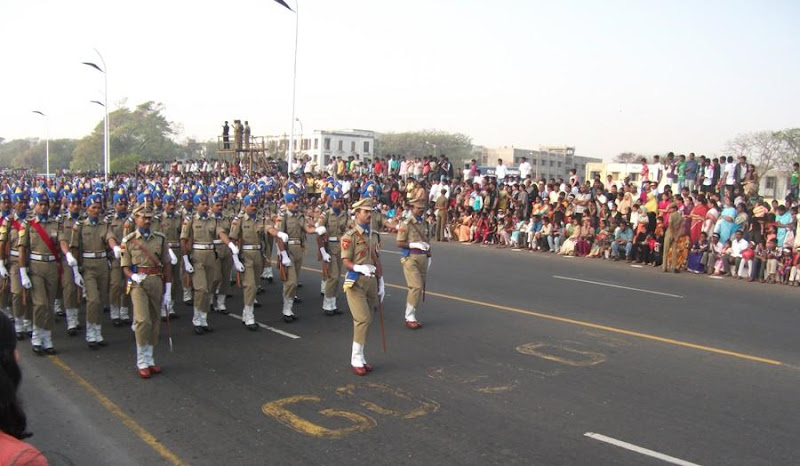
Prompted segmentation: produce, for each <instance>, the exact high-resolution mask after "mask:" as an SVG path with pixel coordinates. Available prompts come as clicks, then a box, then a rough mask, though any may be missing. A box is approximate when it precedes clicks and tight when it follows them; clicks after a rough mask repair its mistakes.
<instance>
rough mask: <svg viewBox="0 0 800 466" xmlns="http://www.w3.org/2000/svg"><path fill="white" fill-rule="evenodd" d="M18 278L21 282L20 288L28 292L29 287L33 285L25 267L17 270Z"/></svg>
mask: <svg viewBox="0 0 800 466" xmlns="http://www.w3.org/2000/svg"><path fill="white" fill-rule="evenodd" d="M19 278H20V281H21V282H22V287H23V288H25V289H26V290H30V289H31V287H32V286H33V283H31V279H30V278H29V277H28V268H27V267H20V268H19Z"/></svg>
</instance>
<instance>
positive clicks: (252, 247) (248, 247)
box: [242, 244, 261, 251]
mask: <svg viewBox="0 0 800 466" xmlns="http://www.w3.org/2000/svg"><path fill="white" fill-rule="evenodd" d="M260 250H261V245H260V244H243V245H242V251H260Z"/></svg>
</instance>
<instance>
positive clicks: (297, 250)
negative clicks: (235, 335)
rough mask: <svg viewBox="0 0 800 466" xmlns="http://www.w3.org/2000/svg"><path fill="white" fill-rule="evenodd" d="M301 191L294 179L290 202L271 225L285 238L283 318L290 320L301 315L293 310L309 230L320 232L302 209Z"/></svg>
mask: <svg viewBox="0 0 800 466" xmlns="http://www.w3.org/2000/svg"><path fill="white" fill-rule="evenodd" d="M299 193H300V189H299V188H298V187H297V186H296V185H295V184H294V183H292V182H291V181H290V182H289V183H288V184H287V187H286V193H285V194H284V196H283V199H284V201H285V202H286V205H285V206H284V207H285V208H284V209H283V210H282V211H281V213H280V214H278V217H277V219H276V220H275V225H274V226H272V227H270V229H269V234H270V235H272V236H274V237H277V238H279V239H280V240H281V241H280V242H279V243H278V251H279V255H280V256H281V264H282V265H283V267H284V269H285V270H286V281H285V282H284V283H283V321H284V322H286V323H290V322H294V321H295V320H297V319H298V317H297V316H296V315H295V314H294V312H293V311H292V306H293V305H294V300H295V299H296V297H295V294H296V292H297V283H298V277H299V275H300V269H301V268H302V267H303V255H304V254H305V250H306V246H305V243H306V233H315V232H316V228H312V227H310V226H307V225H306V217H305V215H304V214H303V213H302V212H301V211H300V210H299V207H300V205H299V202H298V201H299V195H300V194H299ZM298 302H299V299H298Z"/></svg>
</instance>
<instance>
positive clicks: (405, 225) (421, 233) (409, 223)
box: [342, 216, 429, 257]
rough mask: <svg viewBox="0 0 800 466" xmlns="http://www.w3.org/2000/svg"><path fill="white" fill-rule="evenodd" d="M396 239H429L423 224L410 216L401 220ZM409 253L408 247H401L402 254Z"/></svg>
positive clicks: (424, 241) (418, 240) (412, 241)
mask: <svg viewBox="0 0 800 466" xmlns="http://www.w3.org/2000/svg"><path fill="white" fill-rule="evenodd" d="M397 241H398V242H401V241H406V242H409V243H427V242H428V241H429V240H428V237H427V236H426V235H425V226H424V225H423V224H422V222H421V221H418V220H417V219H416V218H414V217H413V216H412V217H409V218H407V219H405V220H403V222H402V223H400V225H399V226H398V227H397ZM409 253H410V251H409V249H408V248H403V255H404V256H407V255H408V254H409ZM342 257H344V256H342Z"/></svg>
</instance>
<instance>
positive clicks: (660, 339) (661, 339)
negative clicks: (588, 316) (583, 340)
mask: <svg viewBox="0 0 800 466" xmlns="http://www.w3.org/2000/svg"><path fill="white" fill-rule="evenodd" d="M303 269H305V270H310V271H314V272H321V270H320V269H314V268H311V267H303ZM385 286H387V287H390V288H398V289H401V290H406V289H408V287H407V286H404V285H395V284H392V283H385ZM425 294H426V295H428V296H435V297H437V298H444V299H450V300H453V301H459V302H462V303H468V304H474V305H476V306H484V307H489V308H493V309H499V310H501V311H507V312H514V313H517V314H525V315H529V316H533V317H538V318H540V319H546V320H552V321H555V322H562V323H565V324H572V325H578V326H581V327H587V328H594V329H597V330H605V331H606V332H611V333H617V334H621V335H628V336H631V337H636V338H642V339H644V340H651V341H658V342H661V343H667V344H670V345H675V346H682V347H684V348H692V349H696V350H700V351H706V352H708V353H714V354H722V355H725V356H731V357H734V358H739V359H746V360H748V361H755V362H761V363H765V364H771V365H773V366H787V367H791V366H788V365H786V364H784V363H783V362H781V361H776V360H774V359H767V358H762V357H759V356H753V355H750V354H744V353H737V352H735V351H728V350H725V349H720V348H714V347H712V346H705V345H698V344H695V343H689V342H686V341H680V340H673V339H672V338H664V337H659V336H656V335H650V334H649V333H642V332H635V331H632V330H625V329H622V328H616V327H609V326H607V325H600V324H595V323H592V322H587V321H584V320H576V319H569V318H566V317H559V316H554V315H550V314H543V313H541V312H533V311H526V310H525V309H519V308H516V307H511V306H503V305H502V304H493V303H487V302H484V301H476V300H474V299H468V298H461V297H458V296H451V295H448V294H444V293H436V292H433V291H430V290H426V291H425Z"/></svg>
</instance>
